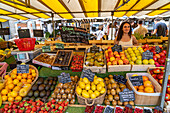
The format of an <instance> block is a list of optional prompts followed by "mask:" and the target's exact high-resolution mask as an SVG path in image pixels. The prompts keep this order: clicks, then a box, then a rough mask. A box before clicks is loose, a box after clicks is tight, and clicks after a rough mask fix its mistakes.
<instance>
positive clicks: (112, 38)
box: [109, 11, 114, 39]
mask: <svg viewBox="0 0 170 113" xmlns="http://www.w3.org/2000/svg"><path fill="white" fill-rule="evenodd" d="M113 14H114V12H113V11H112V13H111V16H112V25H111V39H113ZM109 27H110V26H109Z"/></svg>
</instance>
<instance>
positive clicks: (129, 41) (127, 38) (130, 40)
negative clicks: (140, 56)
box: [115, 22, 138, 46]
mask: <svg viewBox="0 0 170 113" xmlns="http://www.w3.org/2000/svg"><path fill="white" fill-rule="evenodd" d="M115 44H118V45H122V46H133V45H135V46H137V45H138V41H137V40H136V38H135V36H133V35H132V28H131V25H130V23H129V22H123V23H122V24H121V25H120V28H119V31H118V35H117V37H116V39H115Z"/></svg>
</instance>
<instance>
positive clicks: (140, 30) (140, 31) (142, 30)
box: [134, 20, 148, 37]
mask: <svg viewBox="0 0 170 113" xmlns="http://www.w3.org/2000/svg"><path fill="white" fill-rule="evenodd" d="M142 24H143V22H142V20H139V21H138V27H136V28H135V29H134V34H135V33H138V34H140V35H143V36H144V37H145V34H146V33H147V32H148V30H147V29H146V28H145V27H143V26H142Z"/></svg>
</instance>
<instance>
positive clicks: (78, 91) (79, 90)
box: [76, 87, 82, 95]
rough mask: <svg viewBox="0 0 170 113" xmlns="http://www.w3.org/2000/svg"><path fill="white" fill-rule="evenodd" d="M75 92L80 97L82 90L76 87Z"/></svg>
mask: <svg viewBox="0 0 170 113" xmlns="http://www.w3.org/2000/svg"><path fill="white" fill-rule="evenodd" d="M76 92H77V94H78V95H81V92H82V89H81V88H79V87H77V88H76Z"/></svg>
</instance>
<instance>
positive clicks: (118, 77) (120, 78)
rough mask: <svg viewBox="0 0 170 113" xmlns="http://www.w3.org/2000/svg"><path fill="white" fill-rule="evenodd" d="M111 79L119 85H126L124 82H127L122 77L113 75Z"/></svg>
mask: <svg viewBox="0 0 170 113" xmlns="http://www.w3.org/2000/svg"><path fill="white" fill-rule="evenodd" d="M113 79H114V80H115V81H116V82H119V83H122V84H126V82H127V79H126V78H125V77H124V76H122V75H113Z"/></svg>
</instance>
